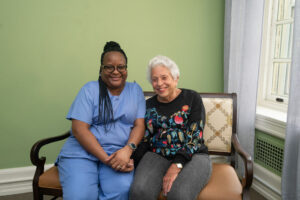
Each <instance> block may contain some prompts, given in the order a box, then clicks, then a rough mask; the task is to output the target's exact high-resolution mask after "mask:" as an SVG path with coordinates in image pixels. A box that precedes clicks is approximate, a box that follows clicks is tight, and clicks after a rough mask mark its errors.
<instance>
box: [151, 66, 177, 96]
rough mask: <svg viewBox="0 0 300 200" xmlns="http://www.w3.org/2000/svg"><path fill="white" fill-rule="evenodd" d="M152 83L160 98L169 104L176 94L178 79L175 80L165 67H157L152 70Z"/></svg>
mask: <svg viewBox="0 0 300 200" xmlns="http://www.w3.org/2000/svg"><path fill="white" fill-rule="evenodd" d="M151 83H152V87H153V90H154V92H155V93H156V94H157V95H158V97H159V98H160V99H161V100H163V101H166V102H168V100H169V99H173V96H174V94H176V89H177V83H178V78H177V79H176V80H175V79H174V78H173V76H172V74H171V72H170V70H169V69H168V68H167V67H165V66H164V65H157V66H155V67H154V68H152V71H151Z"/></svg>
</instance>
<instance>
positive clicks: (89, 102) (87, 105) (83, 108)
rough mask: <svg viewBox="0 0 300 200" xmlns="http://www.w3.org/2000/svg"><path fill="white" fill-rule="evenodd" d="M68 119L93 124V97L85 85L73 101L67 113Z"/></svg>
mask: <svg viewBox="0 0 300 200" xmlns="http://www.w3.org/2000/svg"><path fill="white" fill-rule="evenodd" d="M66 118H67V119H69V120H71V119H76V120H80V121H82V122H85V123H87V124H90V125H91V124H92V118H93V99H92V96H91V94H90V92H89V90H88V88H87V85H85V86H83V87H82V88H81V89H80V91H79V93H78V94H77V96H76V98H75V100H74V101H73V103H72V105H71V108H70V110H69V112H68V114H67V117H66Z"/></svg>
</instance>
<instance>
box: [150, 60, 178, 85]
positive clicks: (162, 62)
mask: <svg viewBox="0 0 300 200" xmlns="http://www.w3.org/2000/svg"><path fill="white" fill-rule="evenodd" d="M159 65H163V66H164V67H166V68H168V69H169V70H170V72H171V75H172V77H173V79H174V80H177V78H179V75H180V73H179V68H178V66H177V65H176V63H175V62H174V61H173V60H171V59H170V58H168V57H167V56H162V55H158V56H155V57H154V58H152V59H151V60H150V61H149V64H148V70H147V79H148V81H149V82H150V83H152V79H151V73H152V69H153V68H155V67H157V66H159Z"/></svg>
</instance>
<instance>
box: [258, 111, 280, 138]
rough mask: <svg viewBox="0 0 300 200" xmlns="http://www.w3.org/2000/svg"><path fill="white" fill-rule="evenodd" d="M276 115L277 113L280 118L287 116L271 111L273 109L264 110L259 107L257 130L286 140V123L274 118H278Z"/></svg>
mask: <svg viewBox="0 0 300 200" xmlns="http://www.w3.org/2000/svg"><path fill="white" fill-rule="evenodd" d="M275 113H277V115H280V116H283V115H284V114H285V116H286V113H283V112H278V111H277V112H276V111H271V109H265V108H264V109H263V108H261V107H257V110H256V119H255V128H256V129H258V130H260V131H263V132H265V133H268V134H269V135H273V136H275V137H278V138H281V139H285V130H286V121H284V120H283V119H279V118H277V119H276V118H274V116H276V114H275ZM278 113H280V114H278ZM272 116H273V117H272ZM282 118H286V117H282Z"/></svg>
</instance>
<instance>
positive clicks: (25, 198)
mask: <svg viewBox="0 0 300 200" xmlns="http://www.w3.org/2000/svg"><path fill="white" fill-rule="evenodd" d="M51 198H52V197H50V196H44V200H50V199H51ZM32 199H33V198H32V193H24V194H16V195H9V196H0V200H32ZM250 199H252V200H267V199H266V198H264V197H263V196H262V195H260V194H259V193H258V192H256V191H255V190H253V189H251V192H250ZM57 200H62V198H57Z"/></svg>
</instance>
